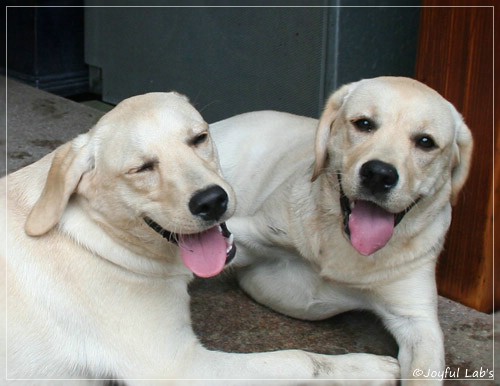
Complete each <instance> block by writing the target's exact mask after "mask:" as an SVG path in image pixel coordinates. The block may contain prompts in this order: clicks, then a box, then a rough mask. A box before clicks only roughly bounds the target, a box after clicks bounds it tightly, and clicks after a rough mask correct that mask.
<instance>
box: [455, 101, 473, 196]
mask: <svg viewBox="0 0 500 386" xmlns="http://www.w3.org/2000/svg"><path fill="white" fill-rule="evenodd" d="M452 110H453V116H454V117H455V127H456V129H455V130H456V132H455V143H454V153H455V154H454V160H453V165H452V170H451V203H452V204H453V205H455V204H456V203H457V200H458V193H460V190H461V189H462V188H463V186H464V184H465V181H467V176H468V175H469V169H470V165H471V159H472V150H473V147H474V145H473V143H474V141H473V139H472V134H471V132H470V130H469V128H468V127H467V125H466V124H465V122H464V120H463V118H462V116H461V115H460V114H459V113H458V112H457V111H456V109H455V107H453V106H452Z"/></svg>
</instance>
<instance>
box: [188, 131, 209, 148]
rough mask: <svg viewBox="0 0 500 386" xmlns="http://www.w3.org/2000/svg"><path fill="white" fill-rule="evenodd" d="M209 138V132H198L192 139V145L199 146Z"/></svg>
mask: <svg viewBox="0 0 500 386" xmlns="http://www.w3.org/2000/svg"><path fill="white" fill-rule="evenodd" d="M207 139H208V133H207V132H204V133H201V134H198V135H197V136H196V137H194V138H193V139H192V140H191V146H199V145H201V144H202V143H204V142H206V140H207Z"/></svg>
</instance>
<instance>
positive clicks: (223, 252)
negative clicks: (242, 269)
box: [144, 217, 236, 278]
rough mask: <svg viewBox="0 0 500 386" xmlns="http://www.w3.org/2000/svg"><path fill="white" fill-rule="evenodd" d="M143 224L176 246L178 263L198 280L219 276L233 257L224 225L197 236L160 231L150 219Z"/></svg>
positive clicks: (232, 248)
mask: <svg viewBox="0 0 500 386" xmlns="http://www.w3.org/2000/svg"><path fill="white" fill-rule="evenodd" d="M144 222H145V223H146V224H147V225H148V226H149V227H150V228H151V229H153V230H154V231H155V232H156V233H158V234H159V235H161V236H162V237H163V238H165V239H166V240H168V241H169V242H171V243H172V244H175V245H178V246H179V249H180V254H181V258H182V261H183V262H184V264H185V265H186V267H188V268H189V269H190V270H191V271H192V272H193V273H194V274H195V275H197V276H199V277H204V278H207V277H212V276H215V275H217V274H219V273H220V272H222V270H223V269H224V266H225V265H226V264H228V263H229V262H230V261H231V260H232V259H233V258H234V256H235V254H236V245H234V243H233V235H232V234H231V232H229V230H228V229H227V226H226V224H225V223H221V224H219V225H216V226H214V227H212V228H210V229H207V230H206V231H203V232H200V233H193V234H178V233H174V232H171V231H168V230H166V229H164V228H163V227H162V226H161V225H160V224H158V223H157V222H155V221H154V220H152V219H151V218H150V217H144Z"/></svg>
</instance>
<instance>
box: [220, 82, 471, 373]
mask: <svg viewBox="0 0 500 386" xmlns="http://www.w3.org/2000/svg"><path fill="white" fill-rule="evenodd" d="M211 131H212V135H213V137H214V139H215V142H216V144H217V147H218V148H219V151H220V154H221V159H220V160H221V165H222V169H223V174H224V176H225V178H226V179H227V180H228V181H229V183H230V184H231V185H232V186H233V189H234V190H235V192H236V197H237V199H238V207H237V209H236V213H235V216H234V217H233V218H232V219H231V220H230V221H229V223H228V224H229V225H230V228H231V229H232V230H233V232H234V234H235V240H236V245H237V246H238V251H239V252H238V253H237V257H236V259H235V260H234V266H235V267H237V268H238V275H239V281H240V284H241V286H242V287H243V289H244V290H245V291H246V292H247V293H249V294H250V295H251V296H252V297H253V298H255V299H256V300H257V301H259V302H261V303H263V304H265V305H267V306H269V307H270V308H273V309H275V310H277V311H280V312H282V313H284V314H287V315H290V316H293V317H296V318H301V319H310V320H317V319H323V318H328V317H330V316H332V315H335V314H338V313H341V312H344V311H348V310H352V309H369V310H373V311H374V312H376V313H377V314H378V315H380V316H381V318H382V320H383V321H384V323H385V325H386V326H387V328H388V329H389V330H390V331H391V332H392V334H393V335H394V337H395V338H396V340H397V342H398V344H399V358H398V359H399V363H400V366H401V373H402V374H401V376H402V378H404V379H412V378H414V376H417V375H419V374H422V375H423V376H424V377H425V376H426V375H427V374H431V375H432V374H436V375H438V378H439V374H440V373H438V372H437V371H438V370H442V369H444V348H443V336H442V332H441V329H440V326H439V321H438V316H437V293H436V285H435V279H434V271H435V265H436V259H437V257H438V255H439V253H440V251H441V249H442V247H443V242H444V239H445V235H446V232H447V230H448V227H449V225H450V221H451V203H452V202H453V201H455V200H456V197H457V195H458V192H459V191H460V189H461V188H462V186H463V184H464V183H465V180H466V178H467V174H468V171H469V165H470V159H471V153H472V146H473V145H472V138H471V133H470V131H469V129H468V128H467V126H466V125H465V124H464V122H463V120H462V117H461V116H460V114H459V113H458V112H457V111H456V109H455V108H454V107H453V106H452V105H451V104H450V103H449V102H447V101H446V100H445V99H444V98H443V97H441V96H440V95H439V94H438V93H437V92H435V91H434V90H432V89H430V88H429V87H427V86H425V85H423V84H421V83H419V82H417V81H415V80H412V79H408V78H397V77H381V78H375V79H368V80H362V81H359V82H356V83H351V84H348V85H346V86H343V87H341V88H340V89H339V90H338V91H336V92H335V93H333V95H332V96H331V97H330V98H329V100H328V102H327V103H326V108H325V110H324V112H323V114H322V116H321V119H320V120H319V122H318V121H316V120H314V119H310V118H305V117H300V116H295V115H291V114H286V113H280V112H273V111H263V112H254V113H248V114H243V115H239V116H236V117H233V118H230V119H227V120H225V121H221V122H218V123H216V124H213V125H212V126H211ZM433 371H436V372H433Z"/></svg>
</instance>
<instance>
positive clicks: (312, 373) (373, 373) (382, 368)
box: [183, 348, 399, 385]
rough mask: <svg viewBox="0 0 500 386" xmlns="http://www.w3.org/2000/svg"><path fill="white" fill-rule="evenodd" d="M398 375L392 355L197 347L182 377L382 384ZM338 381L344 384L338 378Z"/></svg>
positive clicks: (392, 382) (389, 382)
mask: <svg viewBox="0 0 500 386" xmlns="http://www.w3.org/2000/svg"><path fill="white" fill-rule="evenodd" d="M398 375H399V365H398V364H397V361H396V360H395V359H394V358H390V357H379V356H375V355H370V354H346V355H337V356H329V355H320V354H313V353H308V352H304V351H299V350H286V351H275V352H269V353H253V354H231V353H224V352H218V351H208V350H205V349H204V348H199V350H197V353H196V355H195V356H194V360H193V361H191V362H190V364H189V368H186V371H185V373H184V374H183V377H187V378H190V379H217V380H221V379H227V380H231V379H235V380H236V379H247V380H251V379H288V380H290V381H289V382H288V384H303V382H300V381H299V380H300V379H333V380H343V379H346V380H347V379H370V382H369V384H380V385H382V384H395V381H394V379H395V378H397V377H398ZM291 380H296V382H292V381H291ZM373 380H377V381H373ZM235 383H236V384H238V385H241V383H238V382H235ZM337 383H338V384H344V382H340V381H338V382H335V384H337ZM224 384H228V383H224ZM229 384H230V383H229ZM250 384H260V383H258V382H257V383H256V382H251V383H250ZM330 384H331V383H330ZM359 384H363V382H360V383H359Z"/></svg>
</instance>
